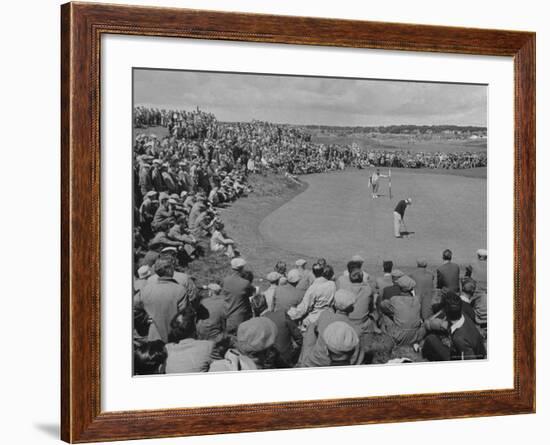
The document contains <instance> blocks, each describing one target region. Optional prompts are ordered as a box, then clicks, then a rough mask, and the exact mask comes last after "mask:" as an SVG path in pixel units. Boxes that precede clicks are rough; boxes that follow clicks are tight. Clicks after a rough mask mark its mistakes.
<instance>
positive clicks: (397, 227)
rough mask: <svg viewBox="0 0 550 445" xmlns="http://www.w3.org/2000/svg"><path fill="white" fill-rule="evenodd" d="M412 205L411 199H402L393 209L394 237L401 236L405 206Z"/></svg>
mask: <svg viewBox="0 0 550 445" xmlns="http://www.w3.org/2000/svg"><path fill="white" fill-rule="evenodd" d="M410 205H412V199H411V198H407V199H402V200H401V201H399V202H398V203H397V205H396V206H395V209H394V210H393V234H394V235H395V237H396V238H402V236H401V226H403V225H404V224H405V223H404V221H403V219H404V218H405V210H406V209H407V206H410Z"/></svg>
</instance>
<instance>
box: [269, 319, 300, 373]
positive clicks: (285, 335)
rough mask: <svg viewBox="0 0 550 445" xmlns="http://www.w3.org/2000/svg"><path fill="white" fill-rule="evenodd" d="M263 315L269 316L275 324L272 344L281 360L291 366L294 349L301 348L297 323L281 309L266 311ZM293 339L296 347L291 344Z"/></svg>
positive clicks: (293, 361) (293, 359)
mask: <svg viewBox="0 0 550 445" xmlns="http://www.w3.org/2000/svg"><path fill="white" fill-rule="evenodd" d="M263 317H266V318H269V319H270V320H271V321H272V322H273V323H275V326H277V337H276V338H275V345H274V346H275V348H276V349H277V350H278V351H279V356H280V358H281V360H282V361H283V362H284V363H285V364H286V365H287V366H290V367H291V366H293V365H294V363H295V361H296V360H295V355H296V354H295V351H296V350H300V349H301V347H302V341H303V339H302V332H301V331H300V329H298V325H297V324H296V323H295V322H294V321H292V320H291V319H290V317H289V316H288V315H287V314H286V312H284V311H282V310H278V311H274V312H266V313H265V314H263ZM293 340H294V344H295V345H296V347H294V346H293V343H292V341H293Z"/></svg>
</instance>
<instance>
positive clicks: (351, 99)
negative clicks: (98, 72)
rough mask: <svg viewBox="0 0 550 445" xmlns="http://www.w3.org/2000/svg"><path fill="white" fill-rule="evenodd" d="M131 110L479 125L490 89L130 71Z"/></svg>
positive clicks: (230, 117) (224, 117)
mask: <svg viewBox="0 0 550 445" xmlns="http://www.w3.org/2000/svg"><path fill="white" fill-rule="evenodd" d="M134 104H135V105H145V106H153V107H159V108H167V109H173V108H179V109H191V108H195V107H197V106H198V107H200V108H201V109H202V110H205V111H209V112H212V113H214V114H215V115H216V117H217V118H218V119H219V120H221V121H250V120H252V119H259V120H265V121H270V122H276V123H291V124H322V125H365V126H368V125H391V124H417V125H437V124H454V125H481V126H485V125H486V123H487V116H486V114H487V88H486V87H485V86H481V85H457V84H443V83H428V82H399V81H385V80H362V79H361V80H356V79H334V78H319V77H290V76H270V75H256V74H227V73H209V72H193V71H164V70H144V69H136V70H134Z"/></svg>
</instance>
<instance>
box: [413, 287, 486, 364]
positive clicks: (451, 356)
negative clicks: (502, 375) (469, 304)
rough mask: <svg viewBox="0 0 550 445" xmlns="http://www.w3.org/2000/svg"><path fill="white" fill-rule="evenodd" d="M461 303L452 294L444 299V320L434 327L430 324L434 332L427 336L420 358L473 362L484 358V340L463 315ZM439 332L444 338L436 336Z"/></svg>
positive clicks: (469, 320) (432, 323) (457, 297)
mask: <svg viewBox="0 0 550 445" xmlns="http://www.w3.org/2000/svg"><path fill="white" fill-rule="evenodd" d="M463 304H464V302H463V301H462V299H461V298H460V297H459V296H458V295H456V294H455V293H454V292H453V293H450V294H448V295H447V296H446V298H445V302H444V309H443V312H444V319H437V320H438V323H437V324H436V323H434V320H432V321H431V323H430V325H429V328H430V329H431V330H433V331H436V333H430V335H428V336H427V337H426V340H425V341H424V346H423V348H422V355H423V356H424V357H425V358H427V359H428V360H430V361H441V360H473V359H482V358H485V357H486V354H487V353H486V350H485V345H484V343H483V337H482V336H481V334H480V333H479V331H478V330H477V328H476V326H475V324H474V322H473V321H472V320H471V319H470V317H468V316H465V315H464V313H463V310H462V306H463ZM438 332H439V333H443V336H441V335H437V333H438ZM442 337H443V338H442ZM445 339H447V341H445Z"/></svg>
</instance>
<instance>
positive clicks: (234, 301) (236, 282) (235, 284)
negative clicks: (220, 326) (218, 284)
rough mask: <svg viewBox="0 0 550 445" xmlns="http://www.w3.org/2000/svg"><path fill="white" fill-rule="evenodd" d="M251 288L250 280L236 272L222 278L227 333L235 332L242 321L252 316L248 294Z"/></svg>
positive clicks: (250, 293) (249, 294)
mask: <svg viewBox="0 0 550 445" xmlns="http://www.w3.org/2000/svg"><path fill="white" fill-rule="evenodd" d="M253 290H254V288H253V287H252V284H250V281H248V280H245V279H244V278H242V277H241V276H240V275H239V274H237V273H233V274H231V275H229V276H228V277H226V278H225V279H224V280H223V292H224V294H225V320H226V332H227V333H228V334H235V333H236V332H237V328H238V327H239V325H240V324H241V323H242V322H243V321H246V320H248V319H250V318H252V308H251V306H250V296H251V295H252V293H253Z"/></svg>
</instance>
